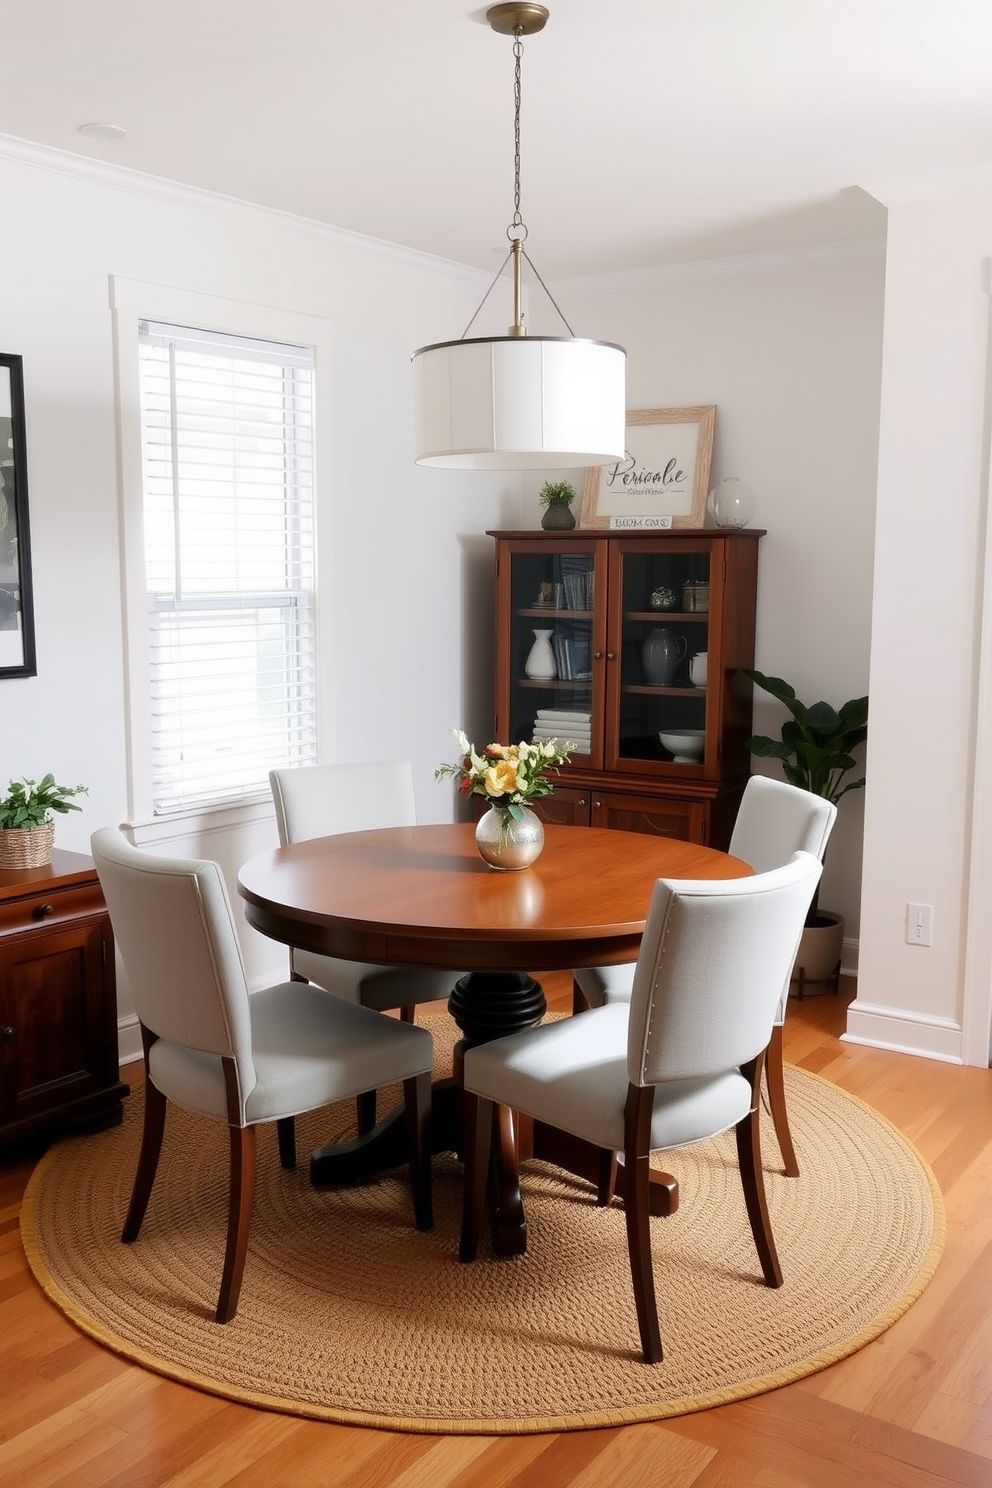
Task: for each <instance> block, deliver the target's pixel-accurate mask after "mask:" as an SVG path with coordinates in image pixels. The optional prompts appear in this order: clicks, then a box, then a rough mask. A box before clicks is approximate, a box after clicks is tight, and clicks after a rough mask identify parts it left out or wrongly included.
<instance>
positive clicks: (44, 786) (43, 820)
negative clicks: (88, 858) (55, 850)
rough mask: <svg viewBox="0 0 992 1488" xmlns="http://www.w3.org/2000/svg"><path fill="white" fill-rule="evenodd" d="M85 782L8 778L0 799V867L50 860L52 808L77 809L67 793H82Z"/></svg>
mask: <svg viewBox="0 0 992 1488" xmlns="http://www.w3.org/2000/svg"><path fill="white" fill-rule="evenodd" d="M87 790H88V787H87V786H85V785H56V784H55V776H54V775H46V776H45V777H44V779H43V780H28V779H26V778H25V779H24V780H12V781H11V782H10V784H9V786H8V787H7V794H6V795H5V796H4V797H3V798H2V799H0V868H43V867H44V866H45V864H46V863H50V862H51V861H52V846H53V844H54V842H55V818H54V817H53V815H52V813H53V812H59V813H60V814H62V815H65V813H66V812H68V811H81V810H82V807H81V806H77V805H76V803H75V801H72V800H71V799H70V797H72V796H78V795H85V793H86V791H87Z"/></svg>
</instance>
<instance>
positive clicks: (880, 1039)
mask: <svg viewBox="0 0 992 1488" xmlns="http://www.w3.org/2000/svg"><path fill="white" fill-rule="evenodd" d="M841 1042H842V1043H846V1044H865V1045H866V1046H867V1047H868V1048H871V1049H891V1050H892V1052H893V1053H895V1054H915V1055H918V1056H920V1057H921V1058H923V1059H937V1060H940V1061H942V1062H943V1063H945V1064H963V1063H964V1057H963V1053H962V1029H961V1025H960V1023H955V1022H953V1021H952V1020H951V1019H950V1018H927V1017H919V1016H917V1015H915V1014H913V1013H907V1012H906V1011H905V1010H904V1009H896V1008H888V1007H880V1006H879V1005H878V1004H877V1003H868V1002H862V1001H861V1000H860V999H859V998H855V1000H854V1002H852V1003H851V1006H850V1007H849V1008H848V1010H847V1031H846V1033H842V1034H841Z"/></svg>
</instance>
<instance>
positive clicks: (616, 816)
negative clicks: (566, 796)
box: [592, 791, 706, 842]
mask: <svg viewBox="0 0 992 1488" xmlns="http://www.w3.org/2000/svg"><path fill="white" fill-rule="evenodd" d="M592 825H593V826H594V827H610V828H612V829H613V830H615V831H623V832H647V833H649V834H650V835H651V836H653V837H675V838H677V839H678V840H679V841H680V842H705V841H706V806H705V805H704V804H702V803H700V802H698V801H665V800H656V799H649V798H648V797H645V796H624V795H618V794H616V793H614V792H610V791H594V792H593V796H592Z"/></svg>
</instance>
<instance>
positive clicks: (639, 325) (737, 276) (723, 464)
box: [533, 239, 885, 966]
mask: <svg viewBox="0 0 992 1488" xmlns="http://www.w3.org/2000/svg"><path fill="white" fill-rule="evenodd" d="M884 262H885V261H884V244H883V241H882V240H881V239H879V240H878V242H870V243H865V244H859V245H851V246H841V247H838V248H835V249H834V250H832V251H824V252H822V253H806V254H785V255H761V256H756V257H754V258H752V259H743V260H741V259H738V260H727V261H724V262H720V263H713V264H700V265H695V266H691V265H686V266H682V267H680V268H678V269H672V270H664V271H663V270H659V271H656V272H654V273H651V274H630V275H617V276H616V277H615V278H611V279H601V280H599V281H584V282H582V283H578V282H576V283H573V284H571V285H558V286H555V297H556V299H557V300H558V302H559V304H561V305H562V308H563V309H564V310H565V313H566V315H567V316H568V318H569V322H570V324H571V325H572V327H573V329H574V330H575V331H576V333H577V334H578V335H583V336H594V337H601V338H603V339H607V340H612V341H619V342H620V343H621V344H623V345H624V346H626V348H627V406H628V408H667V407H678V406H681V405H684V404H697V403H715V404H716V407H717V415H716V442H715V447H714V456H713V469H712V476H711V482H710V484H711V485H715V484H716V482H717V481H718V480H722V479H723V477H724V476H727V475H737V476H740V477H741V478H742V479H744V480H747V481H748V482H749V483H750V484H751V485H752V486H753V487H754V489H755V492H756V494H757V513H756V516H755V519H754V523H753V525H754V526H756V527H762V528H765V529H767V535H766V536H765V537H763V538H762V540H761V544H760V549H759V552H760V558H759V576H758V624H757V638H756V665H757V667H758V669H759V670H760V671H763V672H765V673H767V674H769V675H772V676H781V677H785V678H786V679H787V680H788V681H789V682H791V683H792V684H793V686H794V687H795V688H796V691H797V693H798V695H799V697H800V698H802V699H803V701H804V702H807V703H812V702H815V701H817V700H818V699H819V698H824V699H826V701H828V702H830V703H832V704H834V705H835V706H837V705H839V704H841V703H843V702H845V701H846V700H847V699H848V698H852V697H859V696H861V695H862V694H863V693H865V692H866V691H867V690H868V653H869V640H870V631H871V582H872V541H873V528H874V507H875V471H876V461H877V437H878V396H879V391H878V390H879V378H880V364H881V336H882V287H883V276H884ZM581 474H582V473H581V472H578V473H577V474H574V473H573V478H574V479H575V480H576V484H577V486H578V488H579V490H580V491H581V486H582V481H581ZM536 489H537V486H536V485H535V486H534V490H535V491H536ZM533 510H534V512H536V511H537V507H536V505H535V506H534V508H533ZM785 716H786V715H785V711H784V709H782V708H781V707H780V705H779V704H777V703H776V702H774V700H773V699H771V698H770V697H769V696H768V695H767V694H764V693H761V692H757V691H756V693H755V730H756V732H759V733H768V734H772V735H773V736H775V737H777V736H778V732H779V728H780V726H781V722H782V720H783V718H784V717H785ZM755 767H756V768H760V769H766V770H767V772H768V773H775V772H776V771H777V766H776V765H775V764H774V762H772V761H756V762H755ZM863 803H864V795H863V793H862V792H858V793H853V794H851V795H850V796H848V797H846V798H845V799H844V801H843V802H842V803H841V809H840V813H839V817H838V822H837V826H836V827H835V829H834V833H833V836H832V838H831V843H830V850H829V853H828V855H827V866H826V870H825V873H824V881H823V889H822V892H821V903H822V904H823V905H824V907H825V908H830V909H833V910H835V911H837V912H839V913H841V914H843V915H844V918H845V934H846V940H847V943H846V946H845V966H854V965H856V958H857V943H856V942H857V936H858V924H859V900H860V890H861V871H860V868H861V824H862V814H863Z"/></svg>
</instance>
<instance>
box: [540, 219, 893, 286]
mask: <svg viewBox="0 0 992 1488" xmlns="http://www.w3.org/2000/svg"><path fill="white" fill-rule="evenodd" d="M884 256H885V238H884V236H882V235H880V234H876V235H874V236H872V237H868V238H845V239H841V240H839V241H837V242H834V243H812V244H807V245H805V246H803V247H796V248H770V249H765V250H763V251H762V252H760V253H734V254H727V255H726V256H724V257H722V258H699V259H687V260H685V261H684V262H681V263H665V264H652V265H650V266H648V267H646V268H638V269H616V270H610V271H608V272H606V273H603V274H587V275H585V276H583V277H582V278H576V279H568V280H562V279H557V280H555V288H556V290H559V291H560V292H561V293H562V294H570V295H583V294H596V293H598V292H599V291H601V290H616V289H649V288H651V287H652V286H654V285H659V284H671V283H675V282H678V281H679V280H687V279H720V278H731V277H737V276H739V275H741V274H768V273H776V272H779V271H781V270H782V269H789V268H798V267H803V266H804V265H807V264H813V263H837V262H843V261H844V260H848V259H858V258H884Z"/></svg>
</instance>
